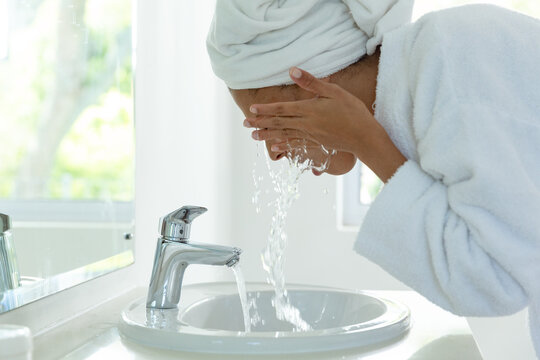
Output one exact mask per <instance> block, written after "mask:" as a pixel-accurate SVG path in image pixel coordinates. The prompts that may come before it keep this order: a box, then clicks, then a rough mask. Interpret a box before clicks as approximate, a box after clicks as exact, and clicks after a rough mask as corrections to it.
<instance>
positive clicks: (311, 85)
mask: <svg viewBox="0 0 540 360" xmlns="http://www.w3.org/2000/svg"><path fill="white" fill-rule="evenodd" d="M290 76H291V79H293V81H294V82H295V83H296V84H298V86H300V87H301V88H303V89H305V90H307V91H310V92H312V93H313V94H315V95H316V96H315V97H314V98H312V99H308V100H300V101H294V102H280V103H273V104H254V105H252V106H251V108H250V110H251V112H252V113H254V114H255V115H254V116H255V117H253V118H248V119H246V122H245V126H247V127H252V128H258V129H260V130H256V131H254V132H253V135H252V136H253V138H255V139H256V140H272V139H291V138H296V139H306V140H309V141H313V142H315V143H318V144H321V145H323V146H324V147H325V148H327V149H335V150H341V151H346V152H350V153H353V154H356V155H357V156H358V155H359V154H358V153H360V154H361V153H362V148H363V145H364V144H366V139H367V137H369V136H370V134H371V133H372V132H373V131H374V130H375V129H376V128H379V127H380V125H379V124H378V122H377V121H376V120H375V118H374V117H373V115H372V114H371V113H370V111H369V110H368V108H367V107H366V105H365V104H364V103H363V102H362V101H361V100H360V99H358V98H357V97H355V96H354V95H352V94H351V93H349V92H347V91H346V90H344V89H343V88H341V87H340V86H338V85H336V84H332V83H328V82H326V81H323V80H319V79H317V78H315V77H314V76H313V75H311V74H310V73H308V72H306V71H303V70H300V69H298V68H292V69H291V71H290ZM377 130H378V129H377Z"/></svg>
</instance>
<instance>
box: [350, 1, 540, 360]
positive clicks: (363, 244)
mask: <svg viewBox="0 0 540 360" xmlns="http://www.w3.org/2000/svg"><path fill="white" fill-rule="evenodd" d="M539 39H540V21H538V20H536V19H533V18H530V17H527V16H524V15H521V14H518V13H515V12H511V11H508V10H504V9H501V8H498V7H494V6H487V5H474V6H465V7H460V8H455V9H450V10H445V11H441V12H438V13H432V14H429V15H426V16H425V17H423V18H422V19H420V20H419V21H418V22H417V23H415V24H411V25H408V26H405V27H402V28H400V29H397V30H395V31H393V32H390V33H387V34H386V35H385V36H384V39H383V43H382V47H381V59H380V64H379V77H378V85H377V98H376V113H375V116H376V118H377V120H378V121H379V122H380V123H381V124H382V125H383V127H385V129H386V130H387V132H388V133H389V135H390V137H391V138H392V140H393V141H394V143H395V144H396V145H397V147H398V148H400V150H402V152H403V153H404V154H405V155H406V156H407V157H408V158H409V160H408V161H407V162H406V163H405V164H404V165H403V166H402V167H401V168H400V169H398V171H397V172H396V174H395V175H394V176H393V177H392V178H391V179H390V181H389V182H388V183H387V184H386V185H385V187H384V188H383V190H382V191H381V193H380V194H379V195H378V197H377V198H376V200H375V202H374V203H373V204H372V205H371V208H370V210H369V211H368V213H367V215H366V218H365V219H364V222H363V225H362V227H361V229H360V232H359V234H358V239H357V242H356V245H355V248H356V250H357V251H358V252H359V253H361V254H363V255H365V256H366V257H368V258H369V259H371V260H373V261H374V262H376V263H378V264H379V265H381V266H382V267H383V268H384V269H386V270H387V271H388V272H389V273H391V274H393V275H394V276H395V277H396V278H398V279H400V280H401V281H403V282H404V283H406V284H408V285H409V286H410V287H412V288H413V289H415V290H417V291H418V292H420V293H421V294H423V295H424V296H426V297H427V298H429V299H430V300H432V301H433V302H434V303H436V304H438V305H439V306H441V307H443V308H445V309H447V310H449V311H452V312H454V313H457V314H460V315H465V316H494V315H507V314H512V313H514V312H517V311H519V310H520V309H522V308H524V307H526V306H528V305H529V314H530V328H531V334H532V338H533V343H534V345H535V349H536V351H537V354H538V355H540V319H539V315H540V311H539V310H540V280H539V279H540V71H539V68H538V64H540V40H539Z"/></svg>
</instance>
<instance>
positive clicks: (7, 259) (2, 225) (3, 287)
mask: <svg viewBox="0 0 540 360" xmlns="http://www.w3.org/2000/svg"><path fill="white" fill-rule="evenodd" d="M0 231H1V232H0V293H2V292H4V291H7V290H13V289H15V288H18V287H19V286H20V284H21V277H20V275H19V267H18V266H17V256H16V254H15V247H14V246H13V239H12V237H11V220H10V218H9V216H7V215H5V214H0Z"/></svg>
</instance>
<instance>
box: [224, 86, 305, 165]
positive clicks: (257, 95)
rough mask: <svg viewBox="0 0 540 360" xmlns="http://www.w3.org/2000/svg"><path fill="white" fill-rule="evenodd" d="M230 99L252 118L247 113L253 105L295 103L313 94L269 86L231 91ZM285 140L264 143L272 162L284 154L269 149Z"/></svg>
mask: <svg viewBox="0 0 540 360" xmlns="http://www.w3.org/2000/svg"><path fill="white" fill-rule="evenodd" d="M231 94H232V97H233V99H234V101H235V102H236V104H237V105H238V107H240V109H241V110H242V112H243V113H244V115H245V116H246V117H253V115H254V114H252V113H251V112H250V111H249V108H250V106H251V105H253V104H269V103H275V102H285V101H297V100H305V99H310V98H313V96H314V95H313V94H312V93H310V92H308V91H305V90H303V89H301V88H299V87H298V86H297V85H289V86H270V87H265V88H260V89H242V90H231ZM278 140H279V141H284V140H286V139H276V140H268V141H266V149H267V150H268V155H270V158H271V159H272V160H279V159H281V158H282V157H284V156H285V155H286V154H285V153H278V152H273V151H271V150H270V147H271V146H272V145H273V144H275V143H277V142H279V141H278Z"/></svg>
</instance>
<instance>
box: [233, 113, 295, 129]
mask: <svg viewBox="0 0 540 360" xmlns="http://www.w3.org/2000/svg"><path fill="white" fill-rule="evenodd" d="M244 126H245V127H247V128H257V129H302V128H303V126H302V120H301V119H300V118H298V117H282V116H257V117H255V118H248V119H246V120H244Z"/></svg>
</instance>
